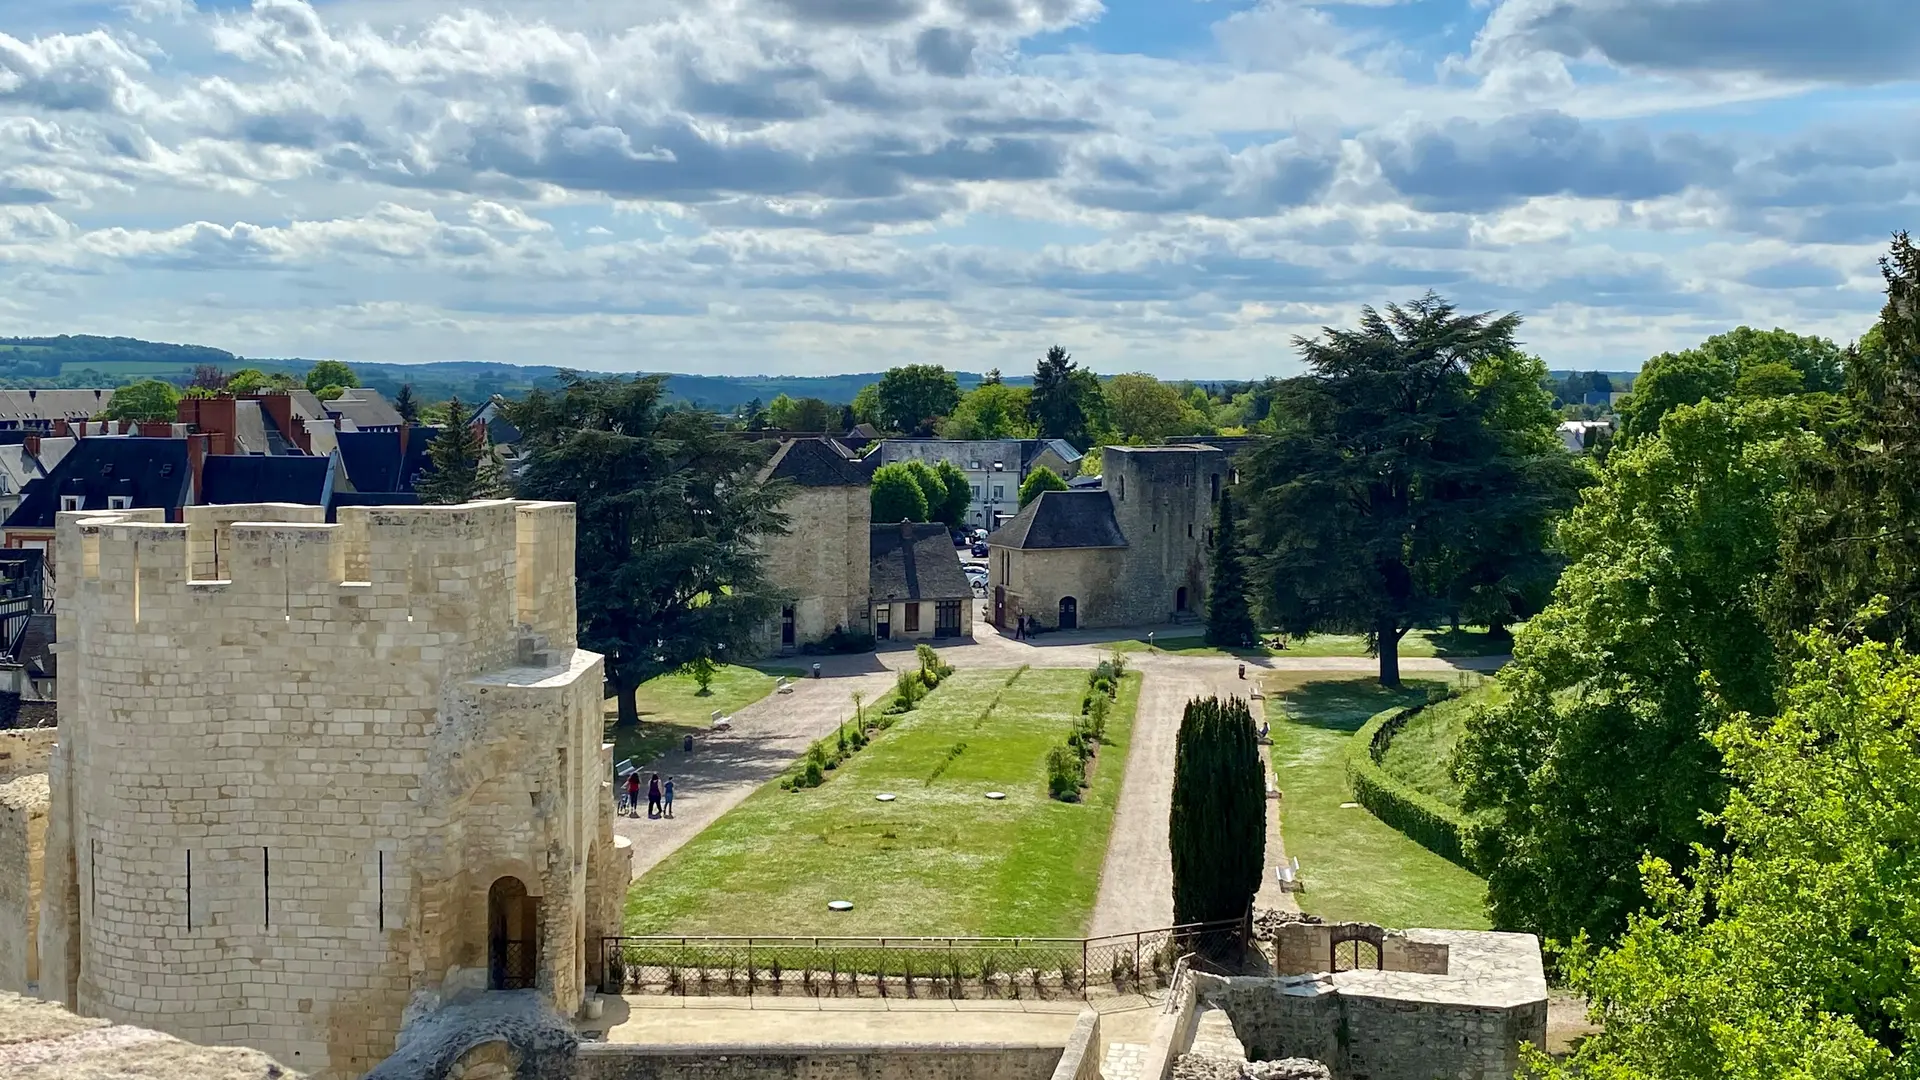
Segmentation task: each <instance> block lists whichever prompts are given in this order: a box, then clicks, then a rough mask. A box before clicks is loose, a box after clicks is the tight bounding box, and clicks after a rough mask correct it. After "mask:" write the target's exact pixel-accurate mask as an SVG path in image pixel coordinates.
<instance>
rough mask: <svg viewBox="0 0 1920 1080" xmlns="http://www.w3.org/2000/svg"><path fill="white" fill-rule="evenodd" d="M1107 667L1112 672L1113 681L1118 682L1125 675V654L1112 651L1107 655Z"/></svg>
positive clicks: (1115, 650)
mask: <svg viewBox="0 0 1920 1080" xmlns="http://www.w3.org/2000/svg"><path fill="white" fill-rule="evenodd" d="M1107 667H1108V668H1109V669H1110V670H1112V672H1113V678H1114V681H1115V682H1118V681H1119V680H1120V679H1121V678H1123V677H1124V676H1125V675H1126V674H1127V654H1126V653H1123V652H1121V651H1120V650H1119V649H1117V648H1116V649H1114V650H1113V652H1111V653H1109V654H1108V655H1107Z"/></svg>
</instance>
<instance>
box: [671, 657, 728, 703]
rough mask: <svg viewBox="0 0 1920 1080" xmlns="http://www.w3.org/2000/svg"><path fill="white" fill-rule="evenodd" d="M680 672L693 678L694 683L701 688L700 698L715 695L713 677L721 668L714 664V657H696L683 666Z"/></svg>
mask: <svg viewBox="0 0 1920 1080" xmlns="http://www.w3.org/2000/svg"><path fill="white" fill-rule="evenodd" d="M680 670H681V671H682V672H684V673H685V674H688V675H691V676H693V681H694V683H695V684H696V685H698V686H699V687H700V693H699V696H700V697H706V696H707V695H708V694H711V693H713V676H714V673H715V672H717V671H719V670H720V666H719V665H718V664H715V663H714V662H713V658H712V657H708V656H696V657H694V658H693V659H691V660H689V661H687V662H686V663H685V664H683V665H681V667H680Z"/></svg>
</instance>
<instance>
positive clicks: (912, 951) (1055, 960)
mask: <svg viewBox="0 0 1920 1080" xmlns="http://www.w3.org/2000/svg"><path fill="white" fill-rule="evenodd" d="M1245 925H1246V924H1245V922H1244V921H1243V920H1237V919H1236V920H1231V921H1227V922H1217V923H1195V924H1192V925H1188V926H1169V927H1163V928H1161V929H1158V930H1146V931H1142V932H1140V933H1135V934H1116V935H1113V936H1110V937H1098V938H965V937H949V938H929V937H899V938H871V937H723V936H709V937H692V936H686V937H680V936H652V937H610V938H604V939H602V941H601V950H602V953H601V964H602V967H601V970H602V973H603V975H602V984H601V990H602V992H603V993H609V994H615V993H627V994H692V995H702V996H706V995H715V994H769V995H775V996H780V995H790V996H810V997H902V998H1039V999H1049V998H1075V997H1082V998H1083V997H1089V996H1097V995H1101V994H1131V993H1150V992H1152V991H1156V990H1162V989H1165V988H1166V987H1167V986H1168V985H1169V984H1170V983H1171V982H1172V979H1173V977H1174V972H1175V968H1176V966H1177V965H1178V963H1179V960H1180V958H1181V957H1183V956H1188V955H1199V956H1202V957H1207V958H1210V959H1211V960H1212V961H1213V963H1215V964H1223V963H1231V962H1232V961H1233V960H1234V959H1236V958H1237V957H1238V956H1239V955H1240V953H1241V951H1242V950H1243V949H1244V948H1245V945H1246V938H1245Z"/></svg>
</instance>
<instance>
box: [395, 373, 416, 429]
mask: <svg viewBox="0 0 1920 1080" xmlns="http://www.w3.org/2000/svg"><path fill="white" fill-rule="evenodd" d="M393 411H394V412H397V413H399V414H400V419H402V420H405V421H406V422H407V423H409V424H413V423H418V422H419V420H420V402H419V401H418V400H417V399H416V398H415V397H414V396H413V384H412V383H403V384H402V385H401V387H400V392H399V393H398V394H396V395H394V398H393Z"/></svg>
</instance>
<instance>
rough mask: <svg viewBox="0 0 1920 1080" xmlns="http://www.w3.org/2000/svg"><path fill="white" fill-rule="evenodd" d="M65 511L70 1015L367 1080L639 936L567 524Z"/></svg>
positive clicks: (553, 508)
mask: <svg viewBox="0 0 1920 1080" xmlns="http://www.w3.org/2000/svg"><path fill="white" fill-rule="evenodd" d="M323 514H324V510H323V508H321V507H299V506H207V507H193V508H190V509H189V510H188V511H187V521H186V522H185V523H183V524H166V523H162V522H159V521H157V520H154V519H155V518H157V517H158V514H157V512H154V511H138V510H135V511H126V512H112V511H109V512H104V513H86V512H81V513H62V514H61V515H60V516H59V521H58V525H57V528H58V530H59V544H58V551H59V553H60V554H59V558H60V559H61V561H62V563H63V565H62V566H61V579H62V581H63V582H64V583H67V585H68V588H67V592H66V595H65V597H63V601H62V606H61V609H60V612H59V622H60V626H59V640H60V643H61V650H62V657H61V664H60V672H59V681H60V693H59V714H60V717H59V719H60V723H59V741H58V744H57V746H56V747H55V749H54V752H53V755H52V759H51V762H50V764H49V777H48V778H49V781H50V800H49V813H48V820H47V824H46V828H45V852H46V853H45V866H44V883H43V885H42V894H41V904H40V919H39V927H38V932H39V948H38V955H37V964H38V972H37V974H38V982H39V989H40V993H41V994H42V995H43V996H45V997H49V998H52V999H55V1000H58V1001H60V1002H62V1003H64V1004H66V1005H68V1006H69V1007H71V1008H73V1009H74V1010H75V1011H77V1012H79V1013H81V1014H83V1015H89V1016H97V1017H103V1018H106V1019H109V1020H114V1021H119V1022H137V1023H139V1024H142V1025H144V1026H147V1027H152V1028H157V1029H159V1030H161V1031H164V1032H166V1033H168V1034H172V1035H176V1036H179V1037H181V1038H185V1039H190V1040H194V1041H198V1042H206V1043H215V1044H235V1043H237V1044H244V1045H247V1046H252V1047H256V1048H259V1049H261V1050H265V1051H267V1052H268V1053H271V1054H272V1055H273V1056H274V1057H276V1058H278V1059H279V1060H280V1061H282V1062H285V1063H287V1064H288V1065H290V1066H292V1067H293V1068H295V1069H298V1070H301V1071H303V1072H310V1073H312V1074H313V1075H316V1076H319V1077H326V1078H332V1077H358V1076H360V1075H362V1074H363V1073H365V1072H366V1071H367V1070H368V1069H370V1068H371V1067H372V1066H373V1065H374V1064H375V1063H377V1062H379V1061H380V1060H381V1059H383V1058H385V1057H386V1056H387V1055H389V1054H391V1053H392V1052H393V1051H394V1048H395V1044H396V1039H397V1036H398V1034H399V1032H400V1030H401V1026H402V1022H403V1019H409V1020H410V1019H412V1018H414V1017H417V1016H421V1015H425V1014H428V1013H431V1012H432V1011H434V1010H435V1009H437V1008H438V1007H439V1006H440V1005H441V1004H443V1003H444V1002H447V1001H449V1000H452V999H453V998H455V997H458V996H462V995H465V994H468V993H485V992H487V991H489V990H495V989H517V988H530V989H534V990H537V991H539V992H540V993H541V994H543V995H545V996H546V997H548V998H550V1000H551V1001H552V1003H553V1005H554V1006H555V1007H556V1008H557V1009H558V1010H559V1011H560V1012H561V1013H562V1014H563V1015H565V1014H569V1013H571V1012H573V1011H574V1010H575V1009H576V1008H577V1007H578V1005H579V1003H580V1000H581V997H582V993H583V988H584V987H585V986H586V985H587V984H588V982H589V981H590V980H591V979H594V978H596V972H595V970H594V969H596V968H597V961H598V949H597V948H595V947H594V943H596V942H597V941H598V940H599V938H600V937H601V936H603V935H606V934H612V933H617V932H618V926H619V915H620V901H621V898H622V897H623V896H624V893H625V889H626V886H627V883H628V879H629V867H628V864H627V856H628V851H627V849H626V848H625V846H624V842H622V843H616V841H615V839H614V837H613V834H612V828H611V826H612V816H611V815H612V802H611V798H610V795H609V793H608V791H607V790H606V787H607V785H606V778H607V777H608V775H609V772H610V762H609V761H608V760H607V756H608V755H607V750H606V748H605V747H603V744H602V742H601V738H602V727H601V724H602V720H601V697H602V665H601V658H600V657H599V656H598V655H597V654H594V653H590V652H585V651H582V650H580V649H578V648H576V647H575V640H576V639H575V606H574V572H573V567H574V513H573V507H572V506H571V505H569V504H564V503H525V502H521V503H515V502H504V501H503V502H487V503H473V504H468V505H463V506H429V507H391V508H344V509H342V510H341V511H340V513H339V519H340V520H339V523H338V524H333V525H330V524H325V523H323V521H322V515H323Z"/></svg>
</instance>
